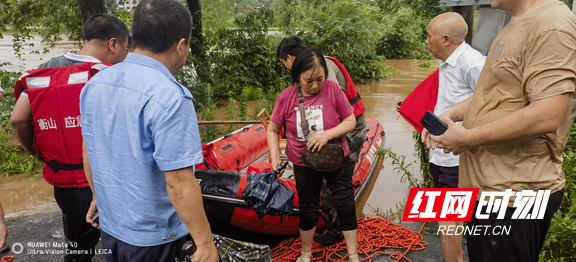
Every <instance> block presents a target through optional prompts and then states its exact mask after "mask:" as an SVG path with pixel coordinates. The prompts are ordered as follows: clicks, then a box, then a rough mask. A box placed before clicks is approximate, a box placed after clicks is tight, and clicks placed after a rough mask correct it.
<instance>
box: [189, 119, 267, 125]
mask: <svg viewBox="0 0 576 262" xmlns="http://www.w3.org/2000/svg"><path fill="white" fill-rule="evenodd" d="M252 124H260V121H257V120H250V121H240V120H238V121H235V120H217V121H198V125H199V126H220V125H252Z"/></svg>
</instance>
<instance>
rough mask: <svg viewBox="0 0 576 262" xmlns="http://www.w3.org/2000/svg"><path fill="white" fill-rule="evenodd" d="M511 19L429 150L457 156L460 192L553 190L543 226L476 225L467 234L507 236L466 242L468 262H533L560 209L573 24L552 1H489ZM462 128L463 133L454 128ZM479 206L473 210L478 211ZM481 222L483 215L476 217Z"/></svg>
mask: <svg viewBox="0 0 576 262" xmlns="http://www.w3.org/2000/svg"><path fill="white" fill-rule="evenodd" d="M492 7H493V8H497V9H500V10H503V11H506V12H510V13H512V14H513V18H512V20H511V21H510V23H509V24H508V25H507V26H506V27H505V28H504V29H502V31H501V32H500V33H499V34H498V36H497V37H496V39H494V42H493V43H492V47H491V48H490V52H489V53H488V56H487V58H486V64H485V65H484V69H483V70H482V73H481V74H480V78H479V80H478V85H477V87H476V91H475V93H474V95H473V96H472V97H471V98H469V99H468V100H466V101H464V102H462V103H460V104H458V105H457V106H455V107H453V108H451V109H450V110H448V111H447V112H446V113H444V114H442V115H441V116H440V119H442V120H443V121H444V122H446V124H447V125H448V130H447V131H446V132H445V133H444V134H443V135H441V136H432V135H430V134H429V133H428V132H427V131H424V132H423V141H424V142H425V143H426V144H427V145H428V147H432V148H435V147H438V148H444V152H446V153H448V152H454V154H461V157H460V181H459V187H461V188H479V189H480V191H479V193H478V198H480V196H481V195H482V192H503V191H504V190H506V189H512V190H513V191H522V190H534V191H537V190H550V193H551V194H550V198H549V200H548V202H547V206H546V210H545V215H544V218H543V219H512V218H511V217H512V214H513V213H514V211H515V209H516V208H514V207H513V205H512V204H513V203H514V200H515V198H514V197H512V198H511V199H510V201H509V203H508V209H507V211H506V215H505V218H504V219H495V218H493V216H490V218H489V219H478V218H476V217H475V216H476V208H475V210H474V213H473V218H472V220H471V221H470V222H469V223H468V226H474V225H479V226H488V227H490V226H492V227H493V226H495V225H500V226H511V232H510V235H503V236H497V235H479V236H478V235H473V234H471V235H469V236H468V248H469V255H470V261H472V262H474V261H523V262H525V261H534V262H536V261H538V255H539V253H540V250H541V249H542V245H543V244H544V240H545V237H546V233H547V231H548V228H549V227H550V222H551V219H552V216H553V215H554V213H555V212H556V211H557V210H558V208H559V207H560V204H561V203H562V197H563V194H564V187H565V185H566V180H565V178H564V172H563V169H562V163H563V159H562V152H563V151H564V148H565V146H566V142H567V138H568V134H569V131H570V127H571V125H572V120H571V118H572V117H573V115H574V92H575V91H576V84H575V79H576V62H575V61H576V16H574V14H572V12H571V11H570V9H568V7H567V6H566V5H565V4H563V3H562V2H559V1H557V0H526V1H519V0H498V1H497V0H494V1H492ZM461 120H463V126H459V125H457V124H455V123H454V122H456V121H461ZM477 206H478V202H476V207H477ZM480 211H481V212H482V213H483V214H485V213H488V212H485V210H484V208H482V209H481V210H480Z"/></svg>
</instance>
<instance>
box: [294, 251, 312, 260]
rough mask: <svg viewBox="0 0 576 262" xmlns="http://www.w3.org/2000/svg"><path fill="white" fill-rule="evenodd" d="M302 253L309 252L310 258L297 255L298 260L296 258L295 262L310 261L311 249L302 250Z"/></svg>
mask: <svg viewBox="0 0 576 262" xmlns="http://www.w3.org/2000/svg"><path fill="white" fill-rule="evenodd" d="M302 253H310V258H302V257H299V258H298V260H296V262H310V261H311V260H310V259H311V258H312V250H310V251H304V250H302Z"/></svg>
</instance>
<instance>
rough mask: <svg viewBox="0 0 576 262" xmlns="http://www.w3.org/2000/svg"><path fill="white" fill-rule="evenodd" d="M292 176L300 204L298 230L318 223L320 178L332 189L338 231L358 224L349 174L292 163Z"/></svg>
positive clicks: (312, 226) (341, 169) (310, 227)
mask: <svg viewBox="0 0 576 262" xmlns="http://www.w3.org/2000/svg"><path fill="white" fill-rule="evenodd" d="M344 161H345V162H344V166H346V165H349V163H348V159H347V158H345V160H344ZM294 177H295V178H296V190H297V191H298V199H299V205H300V229H302V230H305V231H306V230H310V229H312V228H314V226H316V224H317V223H318V217H319V216H320V192H321V191H322V178H324V179H326V184H327V185H328V189H330V191H331V192H332V199H333V202H334V206H335V208H336V212H337V213H338V220H339V222H340V227H341V230H343V231H348V230H353V229H356V228H357V227H358V224H357V221H356V207H355V205H354V189H353V187H352V176H351V174H350V173H349V172H345V171H344V168H340V169H339V170H337V171H334V172H321V171H315V170H312V169H310V168H309V167H304V166H298V165H294Z"/></svg>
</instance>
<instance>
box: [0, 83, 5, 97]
mask: <svg viewBox="0 0 576 262" xmlns="http://www.w3.org/2000/svg"><path fill="white" fill-rule="evenodd" d="M3 99H4V89H2V86H0V101H2V100H3Z"/></svg>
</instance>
